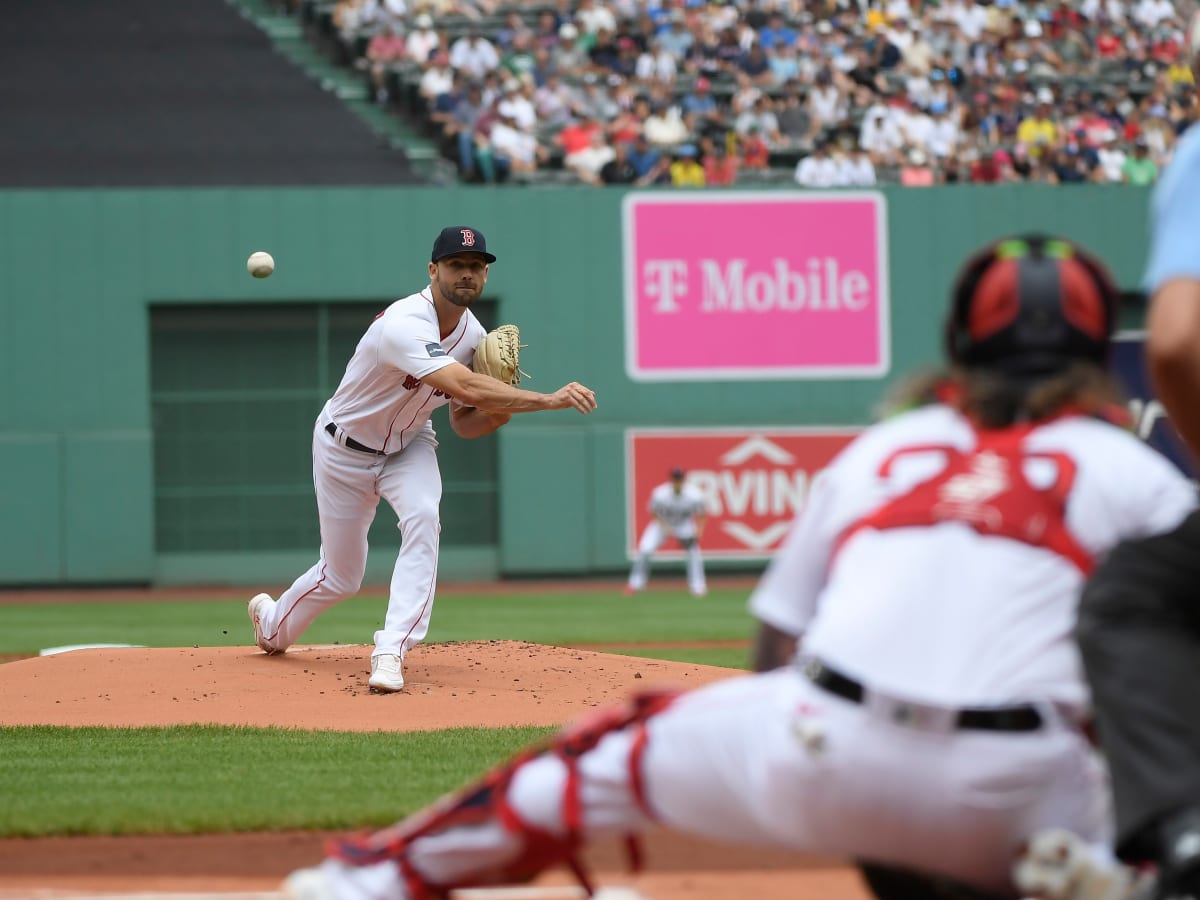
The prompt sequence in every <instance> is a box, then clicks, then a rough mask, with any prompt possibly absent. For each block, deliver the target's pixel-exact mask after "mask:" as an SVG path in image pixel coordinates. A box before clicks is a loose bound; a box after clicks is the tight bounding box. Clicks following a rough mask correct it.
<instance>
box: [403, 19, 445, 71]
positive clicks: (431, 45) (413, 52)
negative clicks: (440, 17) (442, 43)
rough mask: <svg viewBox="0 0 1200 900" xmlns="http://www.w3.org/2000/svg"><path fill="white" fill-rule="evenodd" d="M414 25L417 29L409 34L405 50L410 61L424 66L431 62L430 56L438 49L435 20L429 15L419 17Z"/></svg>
mask: <svg viewBox="0 0 1200 900" xmlns="http://www.w3.org/2000/svg"><path fill="white" fill-rule="evenodd" d="M413 25H415V26H416V27H415V28H413V30H412V31H410V32H409V33H408V39H407V40H406V42H405V47H404V49H405V52H406V53H407V54H408V58H409V59H411V60H412V61H413V62H416V63H422V64H424V63H427V62H429V54H431V53H432V52H433V51H434V50H436V49H437V46H438V43H439V38H438V33H437V32H436V31H434V30H433V19H432V18H431V17H430V16H429V14H428V13H421V14H420V15H419V16H417V18H416V20H415V21H414V22H413Z"/></svg>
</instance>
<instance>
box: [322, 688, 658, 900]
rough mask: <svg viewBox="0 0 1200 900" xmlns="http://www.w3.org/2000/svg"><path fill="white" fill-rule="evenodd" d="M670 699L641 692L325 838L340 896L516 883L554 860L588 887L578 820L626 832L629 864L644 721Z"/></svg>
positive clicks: (640, 810)
mask: <svg viewBox="0 0 1200 900" xmlns="http://www.w3.org/2000/svg"><path fill="white" fill-rule="evenodd" d="M676 696H678V694H677V692H660V693H653V692H651V693H645V694H640V695H638V696H636V697H634V698H633V699H632V701H630V703H628V704H627V705H625V706H622V707H616V708H612V709H608V710H603V711H601V712H598V713H597V714H595V715H594V716H592V717H590V718H588V719H585V720H584V721H582V722H580V723H579V724H578V725H575V726H572V727H570V728H568V729H566V730H565V731H563V732H561V733H560V734H558V735H557V736H555V737H554V738H553V739H551V740H550V742H549V743H548V744H547V745H545V746H540V747H535V748H533V749H530V750H528V751H526V752H524V753H522V754H520V755H518V756H516V757H515V758H513V759H512V760H510V761H509V762H507V763H504V764H503V765H501V766H499V767H497V768H496V769H493V770H492V771H491V772H489V773H488V774H487V775H485V776H484V777H483V778H482V779H481V780H480V781H478V782H477V783H475V784H473V785H470V786H469V787H466V788H464V789H463V790H461V791H459V792H457V793H454V794H450V795H448V796H447V797H444V798H443V799H441V800H439V801H438V802H437V803H435V804H433V805H432V806H430V807H428V808H427V809H425V810H422V811H421V812H418V813H416V814H415V815H413V816H412V817H410V818H408V819H406V820H404V821H402V822H400V823H398V824H396V825H394V826H392V827H390V828H386V829H383V830H381V831H378V832H375V833H373V834H369V835H365V836H363V837H359V838H354V839H350V840H347V841H343V842H340V843H337V844H335V845H333V846H332V847H331V848H330V855H331V857H332V858H333V859H334V860H336V861H338V863H340V866H338V867H337V869H338V871H337V872H336V873H335V874H332V877H331V880H332V881H334V882H336V883H338V884H340V885H341V886H342V887H345V888H347V889H346V890H344V891H341V890H339V891H338V894H339V896H341V895H342V894H343V893H344V894H345V895H346V896H347V897H352V896H355V895H357V894H360V893H361V895H363V896H370V895H371V894H374V895H375V896H378V895H379V894H380V893H383V894H385V895H396V894H400V895H401V896H406V897H408V898H410V900H437V898H445V897H446V896H448V895H449V892H450V891H451V890H454V889H458V888H468V887H481V886H486V885H497V884H520V883H523V882H526V881H529V880H531V879H533V878H535V877H536V876H537V875H539V874H540V873H542V872H543V871H545V870H546V869H549V868H551V867H553V866H557V865H566V866H568V867H569V868H570V869H571V870H572V871H573V872H574V873H575V875H576V877H577V878H578V879H579V881H580V883H581V884H582V885H583V886H584V887H585V889H587V890H588V892H589V893H590V892H591V883H590V881H589V879H588V877H587V874H586V873H585V872H584V870H583V868H582V865H581V864H580V862H579V858H578V855H579V851H580V849H581V847H582V845H583V840H584V827H585V825H586V827H587V831H588V833H589V834H596V833H604V832H608V833H619V832H626V833H628V834H630V835H631V838H630V842H629V849H630V865H631V867H633V868H635V869H636V868H637V867H638V866H639V865H640V859H639V853H638V849H637V845H636V842H635V841H634V840H633V839H632V834H633V832H635V831H637V830H639V829H640V828H641V827H643V826H644V825H646V824H648V823H649V822H650V820H651V818H650V814H649V811H648V810H647V809H646V805H645V800H644V797H643V796H642V788H641V779H640V769H641V757H642V751H643V748H644V746H645V734H646V732H645V728H644V723H645V721H646V720H647V719H648V718H650V717H651V716H653V715H654V714H656V713H657V712H659V711H660V710H662V709H665V708H666V707H667V706H668V705H669V704H670V703H671V702H672V700H673V699H674V698H675V697H676ZM591 751H595V752H591ZM584 754H589V756H588V757H587V758H586V759H585V758H583V757H584ZM327 865H328V864H327ZM356 870H359V871H356ZM388 881H391V882H393V884H391V885H388V884H386V882H388ZM356 882H357V884H355V883H356ZM356 887H357V890H356V889H355V888H356Z"/></svg>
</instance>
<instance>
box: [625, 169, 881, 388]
mask: <svg viewBox="0 0 1200 900" xmlns="http://www.w3.org/2000/svg"><path fill="white" fill-rule="evenodd" d="M623 212H624V215H623V228H624V242H625V247H624V263H625V360H626V369H627V371H628V373H629V376H630V378H632V379H634V380H636V381H683V380H701V379H702V380H730V379H741V378H756V379H770V378H856V377H861V378H867V377H877V376H880V375H884V374H886V373H887V371H888V366H889V352H888V351H889V345H888V342H889V331H888V316H889V309H888V265H887V212H886V207H885V203H884V198H883V195H881V194H876V193H869V192H847V193H807V192H806V193H802V194H788V195H774V194H751V193H729V194H725V193H719V194H718V193H711V192H709V193H697V194H682V195H681V194H663V193H637V192H634V193H630V194H627V195H626V196H625V201H624V211H623Z"/></svg>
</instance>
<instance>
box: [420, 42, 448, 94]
mask: <svg viewBox="0 0 1200 900" xmlns="http://www.w3.org/2000/svg"><path fill="white" fill-rule="evenodd" d="M453 87H454V69H453V68H451V66H450V58H449V57H448V56H447V55H446V54H445V53H437V54H434V57H433V59H431V60H430V61H429V62H428V63H426V69H425V72H424V73H423V74H422V75H421V81H420V83H419V84H418V85H417V92H418V93H419V94H420V95H421V96H422V97H424V98H425V100H426V102H428V103H433V101H434V100H436V99H437V98H438V97H440V96H441V95H442V94H448V93H450V90H451V89H452V88H453Z"/></svg>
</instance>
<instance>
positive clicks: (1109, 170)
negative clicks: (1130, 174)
mask: <svg viewBox="0 0 1200 900" xmlns="http://www.w3.org/2000/svg"><path fill="white" fill-rule="evenodd" d="M1096 158H1097V161H1098V164H1097V166H1096V169H1097V171H1098V172H1099V175H1098V176H1097V180H1099V181H1103V182H1106V183H1109V184H1120V183H1121V182H1122V181H1123V180H1124V177H1123V174H1122V171H1121V170H1122V169H1123V168H1124V167H1125V151H1124V150H1122V149H1121V145H1120V144H1118V143H1117V137H1116V135H1115V134H1114V135H1113V136H1112V137H1111V138H1109V139H1108V140H1107V141H1105V142H1104V144H1103V145H1102V146H1101V147H1099V148H1098V149H1097V150H1096Z"/></svg>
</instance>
